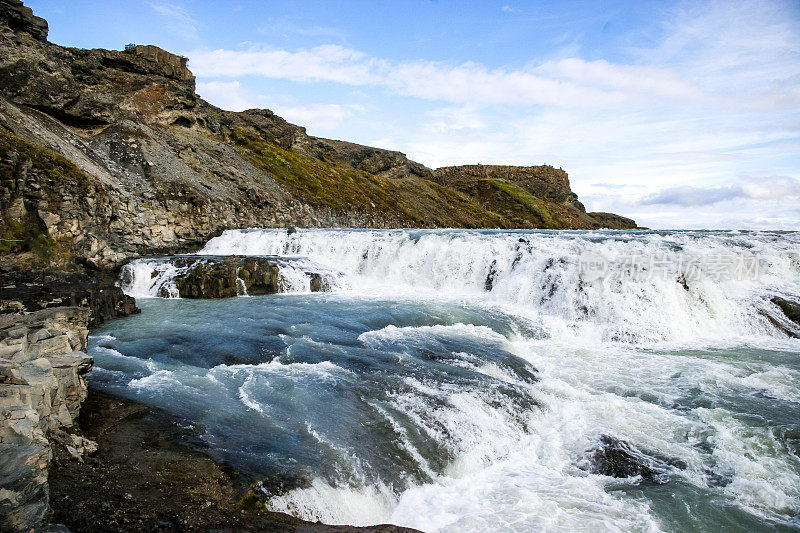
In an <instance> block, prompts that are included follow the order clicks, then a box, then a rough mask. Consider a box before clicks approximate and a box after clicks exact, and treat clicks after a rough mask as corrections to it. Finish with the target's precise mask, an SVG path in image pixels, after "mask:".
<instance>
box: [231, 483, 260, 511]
mask: <svg viewBox="0 0 800 533" xmlns="http://www.w3.org/2000/svg"><path fill="white" fill-rule="evenodd" d="M261 498H262V493H261V491H260V490H257V489H256V488H255V487H251V488H250V490H248V491H247V492H245V493H244V495H243V496H242V497H241V498H240V499H239V501H238V502H237V503H236V508H237V509H240V510H243V511H263V510H265V507H264V502H263V501H262V499H261Z"/></svg>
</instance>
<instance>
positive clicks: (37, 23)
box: [0, 0, 48, 41]
mask: <svg viewBox="0 0 800 533" xmlns="http://www.w3.org/2000/svg"><path fill="white" fill-rule="evenodd" d="M0 3H2V4H4V5H3V6H2V8H0V24H4V25H5V26H8V27H9V28H11V29H12V30H14V31H20V32H25V33H29V34H30V35H31V36H32V37H33V38H34V39H36V40H38V41H46V40H47V31H48V28H47V21H46V20H45V19H43V18H41V17H37V16H35V15H34V14H33V10H32V9H31V8H29V7H26V6H24V5H23V4H22V1H21V0H2V2H0Z"/></svg>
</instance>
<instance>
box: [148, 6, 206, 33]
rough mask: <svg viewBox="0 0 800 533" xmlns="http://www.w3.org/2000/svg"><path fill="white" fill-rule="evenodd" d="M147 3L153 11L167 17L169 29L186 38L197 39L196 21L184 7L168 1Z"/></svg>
mask: <svg viewBox="0 0 800 533" xmlns="http://www.w3.org/2000/svg"><path fill="white" fill-rule="evenodd" d="M148 5H149V6H150V8H151V9H152V10H153V11H155V12H156V13H158V14H159V15H161V16H162V17H164V18H165V19H168V21H169V28H170V30H171V31H177V32H178V33H180V34H181V35H182V36H183V37H185V38H187V39H191V40H194V39H197V37H198V34H197V29H198V23H197V21H196V20H195V19H194V17H192V16H191V15H190V14H189V12H188V11H187V10H186V9H184V8H182V7H181V6H179V5H176V4H171V3H168V2H148Z"/></svg>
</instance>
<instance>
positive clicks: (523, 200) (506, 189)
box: [482, 178, 556, 228]
mask: <svg viewBox="0 0 800 533" xmlns="http://www.w3.org/2000/svg"><path fill="white" fill-rule="evenodd" d="M482 181H485V182H490V184H491V185H492V186H493V187H494V188H495V189H496V191H497V192H496V193H495V194H496V195H497V196H499V198H498V199H499V200H501V201H505V202H508V203H510V204H511V205H510V206H509V207H510V208H511V209H512V210H514V211H519V208H522V210H524V211H527V212H528V213H530V214H531V215H533V216H534V217H535V218H536V219H538V221H539V222H540V223H541V225H542V227H544V228H555V227H556V223H555V221H554V220H553V217H552V216H551V215H550V212H549V211H548V210H547V207H545V205H544V202H542V201H541V200H540V199H538V198H537V197H535V196H533V195H532V194H531V193H529V192H528V191H526V190H525V189H523V188H522V187H520V186H519V185H516V184H514V183H511V182H510V181H506V180H503V179H490V178H487V179H485V180H482Z"/></svg>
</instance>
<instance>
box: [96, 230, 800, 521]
mask: <svg viewBox="0 0 800 533" xmlns="http://www.w3.org/2000/svg"><path fill="white" fill-rule="evenodd" d="M606 237H607V239H606V238H604V236H603V234H596V233H595V234H582V233H577V232H576V233H563V234H553V233H550V232H468V231H449V232H447V231H445V232H443V231H437V232H419V231H417V232H405V231H394V232H391V231H383V232H380V231H371V232H364V231H324V230H318V231H301V232H300V233H299V234H295V235H292V236H287V235H286V233H285V232H280V231H265V230H260V231H251V232H246V231H245V232H228V233H226V234H225V235H223V236H222V237H220V238H218V239H215V240H212V241H211V242H210V243H209V245H208V246H207V247H206V249H205V251H207V252H208V253H213V254H223V255H224V254H226V253H251V254H270V255H284V256H286V257H304V258H306V259H305V260H304V263H303V265H308V264H311V265H316V266H323V267H325V268H326V269H327V270H326V272H328V275H330V276H331V277H332V280H333V281H334V283H333V286H334V291H333V292H330V293H316V294H311V293H307V292H302V291H303V290H304V288H306V287H305V286H304V285H303V283H302V282H300V281H297V283H295V285H294V287H295V290H297V291H301V292H295V293H290V294H280V295H272V296H258V297H240V298H232V299H227V300H206V301H192V300H182V299H162V298H140V299H139V305H140V307H142V310H143V312H142V314H141V315H136V316H131V317H127V318H124V319H120V320H115V321H112V322H110V323H108V324H106V325H104V326H103V327H102V328H99V329H97V330H94V331H93V335H92V336H91V338H90V349H89V351H90V354H91V355H93V356H94V357H95V361H96V365H95V370H94V371H93V372H92V374H91V381H92V384H93V386H95V387H99V388H101V389H104V390H108V391H110V392H113V393H115V394H119V395H122V396H126V397H130V398H134V399H137V400H139V401H142V402H145V403H148V404H150V405H154V406H159V407H163V408H165V409H167V410H169V411H171V412H174V413H176V414H178V415H181V416H182V417H184V418H186V419H187V420H188V421H190V422H191V423H193V424H194V425H195V426H196V428H197V430H198V431H199V432H200V434H201V436H202V438H203V440H204V441H205V442H206V443H207V444H208V446H209V451H210V453H211V454H212V455H214V456H215V457H216V458H218V459H221V460H224V461H226V462H228V463H230V464H231V465H233V466H235V467H236V468H238V469H240V470H241V471H243V472H245V473H246V474H247V475H250V476H252V478H253V479H261V478H268V479H269V482H268V483H266V485H265V490H266V491H268V496H269V507H270V508H271V509H274V510H280V511H285V512H289V513H291V514H295V515H297V516H301V517H303V518H307V519H313V520H317V519H319V520H322V521H325V522H329V523H349V524H356V525H365V524H373V523H382V522H391V523H396V524H400V525H407V526H411V527H416V528H420V529H422V530H425V531H535V530H541V529H547V530H551V531H719V530H726V531H755V530H767V531H768V530H776V531H783V530H796V529H800V518H799V516H800V482H798V479H800V477H799V475H800V457H799V456H798V454H800V342H799V341H798V340H797V339H792V338H790V337H788V336H787V335H786V334H785V333H784V332H783V331H782V329H781V328H780V327H778V326H779V325H782V323H781V322H780V321H781V320H782V319H781V317H780V315H779V313H778V311H777V309H776V308H775V307H774V306H772V305H771V304H770V303H769V300H768V298H769V297H771V296H772V295H782V296H783V297H787V298H796V297H797V295H798V294H800V290H798V283H799V281H798V279H799V277H798V272H800V270H798V263H797V260H796V257H795V256H794V255H793V254H795V253H796V251H797V250H798V249H800V246H798V241H799V240H800V239H799V238H798V236H797V234H784V233H781V234H778V233H775V234H769V233H767V234H759V233H756V234H741V233H720V232H716V233H711V234H707V235H705V234H702V233H697V232H695V233H689V234H687V233H675V234H669V233H666V234H665V233H649V234H642V235H639V234H630V235H625V236H624V238H622V237H621V235H620V234H618V233H612V234H608V235H607V236H606ZM665 249H669V250H670V251H671V252H675V251H676V250H677V251H678V252H687V250H688V251H691V252H692V253H696V252H697V251H698V250H700V251H703V250H705V251H706V252H707V253H706V255H704V256H703V257H705V258H707V257H709V255H708V254H709V253H717V252H718V251H719V250H720V249H722V250H725V251H726V253H730V252H735V253H744V250H747V251H748V253H754V252H753V251H754V250H755V251H756V252H757V253H758V255H759V257H762V258H764V259H765V260H764V265H763V271H761V272H759V273H758V275H757V276H756V275H753V276H750V277H740V278H730V279H722V280H720V279H712V278H711V277H703V276H695V277H689V278H688V280H687V279H677V278H676V277H675V276H674V274H675V272H672V271H670V272H667V273H665V274H663V275H659V276H648V277H646V278H641V277H640V278H635V279H634V278H627V279H610V278H608V277H606V278H603V277H601V278H600V279H594V280H588V279H587V278H586V276H585V273H584V272H583V271H581V260H580V258H581V257H584V256H585V254H586V253H587V251H588V252H591V253H599V252H602V253H604V254H606V257H605V258H606V259H607V260H608V261H609V263H611V264H613V263H614V260H615V259H619V258H621V257H623V256H628V255H631V254H630V252H631V251H636V252H637V253H641V252H648V253H652V254H657V253H659V252H661V251H662V250H665ZM201 253H202V252H201ZM154 268H157V267H154V266H153V264H152V263H148V262H146V261H144V262H141V263H139V264H138V265H137V266H135V267H134V271H135V272H134V274H135V275H138V276H139V278H138V280H139V283H138V284H136V285H135V286H136V287H138V288H139V290H150V289H149V288H148V287H147V283H146V282H142V280H143V279H145V280H157V282H158V283H168V282H169V280H168V275H167V274H165V275H163V276H157V277H152V276H151V275H150V271H151V270H152V269H154ZM158 268H160V267H158ZM137 269H138V270H137ZM136 272H138V274H136ZM298 272H300V274H298ZM492 272H493V273H492ZM301 274H302V268H301V267H300V266H298V267H297V269H296V271H293V272H292V273H291V274H287V276H288V275H290V276H292V279H295V280H301V279H302V275H301ZM680 274H681V273H680V272H678V275H680ZM145 275H146V276H147V277H146V278H143V277H142V276H145ZM487 277H491V278H492V283H487ZM155 282H156V281H152V283H155ZM157 289H158V287H155V288H154V289H153V290H154V291H156V290H157ZM140 296H141V294H140ZM786 326H787V327H789V325H786ZM604 435H606V436H612V437H614V438H616V439H619V440H621V441H623V442H625V443H627V445H629V446H630V447H631V448H632V449H634V450H636V452H637V454H639V455H640V456H641V457H644V458H645V460H648V461H649V460H652V461H654V464H655V463H658V462H659V461H662V460H666V461H667V463H663V462H662V463H658V464H662V466H664V465H666V466H664V468H663V472H662V474H663V475H662V476H660V477H659V478H658V479H657V480H650V479H642V478H641V477H629V478H613V477H609V476H606V475H602V474H601V473H598V471H597V470H596V468H595V465H594V463H593V457H594V453H595V451H596V450H597V448H598V447H599V446H600V442H601V437H602V436H604Z"/></svg>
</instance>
